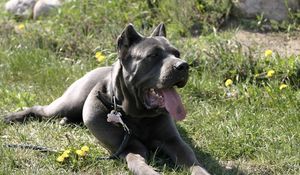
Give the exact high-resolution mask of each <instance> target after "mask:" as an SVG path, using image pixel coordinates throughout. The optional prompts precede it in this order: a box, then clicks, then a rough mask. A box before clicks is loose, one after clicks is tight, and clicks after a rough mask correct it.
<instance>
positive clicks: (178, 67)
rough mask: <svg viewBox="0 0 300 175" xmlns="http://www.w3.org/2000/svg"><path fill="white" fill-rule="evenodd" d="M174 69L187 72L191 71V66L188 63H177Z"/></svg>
mask: <svg viewBox="0 0 300 175" xmlns="http://www.w3.org/2000/svg"><path fill="white" fill-rule="evenodd" d="M174 68H175V69H176V70H179V71H187V70H189V65H188V64H187V62H177V63H176V64H175V65H174Z"/></svg>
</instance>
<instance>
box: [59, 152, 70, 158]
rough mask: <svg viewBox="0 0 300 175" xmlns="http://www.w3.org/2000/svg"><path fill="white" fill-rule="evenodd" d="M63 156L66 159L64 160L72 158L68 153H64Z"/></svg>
mask: <svg viewBox="0 0 300 175" xmlns="http://www.w3.org/2000/svg"><path fill="white" fill-rule="evenodd" d="M61 156H62V157H64V158H68V157H70V155H69V153H66V152H64V153H62V155H61Z"/></svg>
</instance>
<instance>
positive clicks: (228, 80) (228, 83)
mask: <svg viewBox="0 0 300 175" xmlns="http://www.w3.org/2000/svg"><path fill="white" fill-rule="evenodd" d="M232 83H233V81H232V80H231V79H227V80H226V81H225V86H226V87H228V86H231V85H232Z"/></svg>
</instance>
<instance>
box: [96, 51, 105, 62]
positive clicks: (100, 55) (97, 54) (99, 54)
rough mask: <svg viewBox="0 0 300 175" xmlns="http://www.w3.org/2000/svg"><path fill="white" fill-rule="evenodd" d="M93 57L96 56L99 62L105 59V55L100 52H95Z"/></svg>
mask: <svg viewBox="0 0 300 175" xmlns="http://www.w3.org/2000/svg"><path fill="white" fill-rule="evenodd" d="M95 57H96V58H97V60H98V61H99V62H100V63H101V62H103V61H105V59H106V57H105V55H104V54H103V53H102V52H100V51H99V52H96V54H95Z"/></svg>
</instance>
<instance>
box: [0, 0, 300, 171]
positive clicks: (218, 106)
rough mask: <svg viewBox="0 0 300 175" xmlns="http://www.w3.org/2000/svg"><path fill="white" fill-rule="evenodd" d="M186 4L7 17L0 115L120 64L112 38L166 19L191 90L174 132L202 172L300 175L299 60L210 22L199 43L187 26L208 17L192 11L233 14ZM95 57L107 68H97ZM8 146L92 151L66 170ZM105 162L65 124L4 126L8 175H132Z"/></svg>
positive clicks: (89, 7)
mask: <svg viewBox="0 0 300 175" xmlns="http://www.w3.org/2000/svg"><path fill="white" fill-rule="evenodd" d="M4 2H5V1H4V0H0V5H3V4H4ZM153 2H154V1H153ZM172 2H177V1H175V0H174V1H173V0H172ZM180 2H181V3H182V4H181V6H180V7H181V8H180V9H179V8H178V7H177V8H176V6H174V5H170V4H172V3H168V1H162V2H161V3H160V4H159V6H158V7H159V8H158V9H155V8H153V9H149V8H148V5H147V3H146V2H140V1H134V0H130V1H125V0H121V1H107V2H101V3H98V1H94V0H91V1H73V2H70V3H67V4H65V5H64V6H63V7H62V8H61V9H60V10H57V11H55V12H53V14H52V15H51V16H49V17H45V18H43V19H40V20H38V21H33V20H30V19H29V20H21V21H18V20H16V19H15V18H14V17H12V16H11V15H9V14H7V13H6V12H4V11H3V10H1V11H0V116H5V114H7V113H9V112H12V111H17V110H20V109H22V108H23V107H29V106H33V105H36V104H48V103H50V102H51V101H53V100H54V99H56V98H57V97H59V96H60V95H61V94H62V93H63V92H64V90H65V89H66V88H67V87H68V86H69V85H70V84H71V83H72V82H73V81H75V80H76V79H78V78H80V77H81V76H82V75H84V74H85V73H86V72H88V71H89V70H92V69H94V68H96V67H99V66H103V65H110V64H111V63H113V62H114V61H115V60H116V53H115V51H116V49H115V48H116V46H115V40H116V38H117V36H118V34H119V33H120V32H121V31H122V29H123V28H124V27H125V25H126V24H127V23H129V22H131V23H133V24H134V25H135V26H136V28H137V30H138V31H141V33H143V34H144V35H148V34H150V31H151V30H152V29H153V27H154V26H155V25H157V24H158V23H159V22H161V21H164V22H165V23H166V26H167V34H168V38H169V40H170V41H171V42H172V43H173V44H174V45H175V46H176V47H177V48H179V50H180V51H181V52H182V58H183V59H185V60H187V61H188V62H189V63H190V65H191V67H190V79H189V82H188V84H187V86H186V87H185V88H183V89H180V90H179V92H180V93H181V96H182V98H183V101H184V104H185V107H186V108H187V111H188V117H187V118H186V119H185V120H184V121H182V122H179V123H178V124H177V126H178V128H179V130H180V133H181V134H182V136H183V137H184V139H185V140H186V141H187V142H188V143H189V144H190V145H192V147H193V149H194V150H195V152H196V153H197V156H198V157H199V160H201V162H202V163H203V165H204V166H205V168H206V169H208V171H209V172H211V173H212V174H230V175H233V174H282V175H286V174H294V175H297V174H300V89H299V88H300V56H299V55H287V56H283V55H281V53H276V52H272V53H270V51H269V53H268V52H266V53H265V52H261V51H258V50H256V48H255V47H253V48H247V49H244V47H243V46H242V45H241V44H240V43H238V42H235V41H234V40H233V39H232V37H233V35H234V32H235V30H236V28H230V29H227V30H226V31H222V32H212V31H214V30H213V28H212V26H213V23H209V22H206V23H205V22H204V23H201V25H202V26H203V27H202V31H203V32H202V35H199V36H193V37H192V35H191V34H190V33H189V27H191V26H192V24H193V22H195V20H196V19H198V20H200V19H201V18H197V15H196V14H197V13H196V11H195V10H197V9H198V11H199V8H200V11H201V9H202V11H201V13H203V14H202V15H204V16H205V15H207V14H208V13H209V14H213V15H215V16H214V17H218V15H219V14H220V13H221V12H222V11H226V8H225V7H223V5H224V4H222V3H221V5H219V6H218V8H216V7H215V9H212V8H211V7H214V6H213V5H216V4H213V2H212V1H204V2H207V3H206V4H204V7H207V8H204V7H202V6H199V7H198V6H197V9H194V8H191V7H192V6H193V3H196V1H195V2H194V1H180ZM201 2H202V1H201ZM198 5H199V4H198ZM225 5H226V4H225ZM225 5H224V6H225ZM205 10H207V13H206V12H205ZM192 12H193V13H192ZM199 13H200V12H199ZM194 14H195V15H194ZM295 33H296V34H299V32H297V31H296V32H295ZM97 52H101V53H103V54H104V55H105V60H102V61H101V62H99V61H97V59H96V58H95V54H96V53H97ZM265 54H266V55H265ZM228 79H230V80H232V83H231V82H230V80H228ZM8 143H16V144H17V143H28V144H33V145H42V146H46V147H49V148H52V149H55V150H65V149H69V148H72V149H79V148H80V147H81V146H83V145H87V146H89V147H90V151H89V153H88V156H87V157H85V158H76V156H73V157H72V158H70V160H69V161H66V162H64V163H59V162H57V161H56V159H57V157H58V156H59V154H56V153H41V152H38V151H31V150H24V149H8V148H6V147H4V146H3V145H4V144H8ZM106 155H108V153H107V151H105V150H104V149H103V148H101V146H100V145H99V144H98V143H97V141H96V139H95V138H94V137H93V136H92V135H91V134H90V133H89V132H88V130H87V128H85V127H84V126H60V125H59V120H57V119H53V120H50V121H42V122H38V121H32V122H28V123H26V124H14V125H6V124H4V123H3V122H2V121H1V122H0V174H3V175H6V174H130V173H129V172H128V170H127V168H126V164H125V163H124V162H122V161H117V160H110V161H107V160H96V159H97V157H101V156H106ZM149 163H150V164H151V165H154V166H155V167H157V168H158V171H160V172H162V174H189V173H188V171H187V170H186V169H183V168H180V167H177V166H175V165H173V164H172V163H170V160H169V159H168V158H166V157H164V156H155V154H153V155H152V157H151V159H150V160H149Z"/></svg>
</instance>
